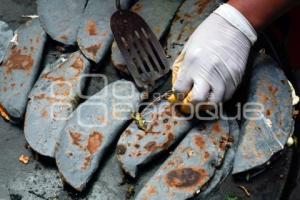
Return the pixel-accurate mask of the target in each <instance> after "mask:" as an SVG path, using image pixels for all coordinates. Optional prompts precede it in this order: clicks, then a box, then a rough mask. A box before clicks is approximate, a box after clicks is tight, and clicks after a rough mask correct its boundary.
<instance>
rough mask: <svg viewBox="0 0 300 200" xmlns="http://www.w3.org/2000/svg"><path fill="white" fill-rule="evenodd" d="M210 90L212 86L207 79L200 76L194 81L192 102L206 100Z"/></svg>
mask: <svg viewBox="0 0 300 200" xmlns="http://www.w3.org/2000/svg"><path fill="white" fill-rule="evenodd" d="M210 91H211V87H210V85H209V83H208V82H207V81H206V80H205V79H202V78H199V79H198V80H197V81H194V85H193V88H192V92H191V95H192V96H191V103H192V104H197V103H200V102H206V101H207V100H208V96H209V93H210Z"/></svg>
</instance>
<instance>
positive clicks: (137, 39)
mask: <svg viewBox="0 0 300 200" xmlns="http://www.w3.org/2000/svg"><path fill="white" fill-rule="evenodd" d="M116 6H117V9H118V11H116V12H115V13H114V14H113V15H112V17H111V29H112V33H113V35H114V37H115V40H116V42H117V45H118V47H119V49H120V51H121V53H122V55H123V57H124V59H125V60H126V64H127V68H128V71H129V73H130V74H131V76H132V78H133V79H134V81H135V83H136V85H137V87H138V88H139V89H141V90H144V91H147V92H151V91H153V90H154V89H155V88H157V87H158V86H159V84H160V83H161V81H160V80H161V79H162V77H164V76H165V75H166V74H167V73H168V72H169V70H170V69H169V66H168V61H167V57H166V55H165V52H164V49H163V48H162V46H161V44H160V43H159V41H158V39H157V38H156V36H155V35H154V33H153V32H152V30H151V29H150V28H149V26H148V25H147V23H146V22H145V21H144V20H143V19H142V18H141V17H140V16H139V15H138V14H136V13H134V12H132V11H129V10H124V9H122V8H121V5H120V0H116Z"/></svg>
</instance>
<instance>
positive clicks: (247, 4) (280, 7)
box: [228, 0, 297, 31]
mask: <svg viewBox="0 0 300 200" xmlns="http://www.w3.org/2000/svg"><path fill="white" fill-rule="evenodd" d="M228 4H229V5H231V6H232V7H234V8H236V9H237V10H238V11H239V12H240V13H242V14H243V15H244V16H245V18H247V20H248V21H249V22H250V23H251V25H252V26H253V28H254V29H255V30H256V31H259V30H261V29H262V28H263V27H265V26H266V25H267V24H270V23H272V22H273V20H274V19H275V18H276V17H279V16H280V15H282V14H283V13H284V12H286V11H287V10H288V9H290V8H292V7H293V6H295V5H296V4H297V1H295V0H250V1H246V0H229V1H228Z"/></svg>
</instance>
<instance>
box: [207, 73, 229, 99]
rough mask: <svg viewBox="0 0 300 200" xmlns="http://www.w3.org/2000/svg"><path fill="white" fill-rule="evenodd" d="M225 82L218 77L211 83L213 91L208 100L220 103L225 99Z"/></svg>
mask: <svg viewBox="0 0 300 200" xmlns="http://www.w3.org/2000/svg"><path fill="white" fill-rule="evenodd" d="M225 89H226V87H225V83H224V82H223V81H222V80H221V79H216V80H215V81H214V82H213V83H211V93H210V95H209V98H208V101H209V102H211V103H220V102H222V101H223V100H224V95H225Z"/></svg>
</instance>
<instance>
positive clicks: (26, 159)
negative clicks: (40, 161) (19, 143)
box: [19, 155, 30, 165]
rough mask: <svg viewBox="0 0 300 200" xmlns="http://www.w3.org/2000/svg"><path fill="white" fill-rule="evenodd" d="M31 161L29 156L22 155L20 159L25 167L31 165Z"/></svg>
mask: <svg viewBox="0 0 300 200" xmlns="http://www.w3.org/2000/svg"><path fill="white" fill-rule="evenodd" d="M29 160H30V158H29V156H25V155H21V156H20V157H19V161H20V162H21V163H23V164H25V165H26V164H28V163H29Z"/></svg>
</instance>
